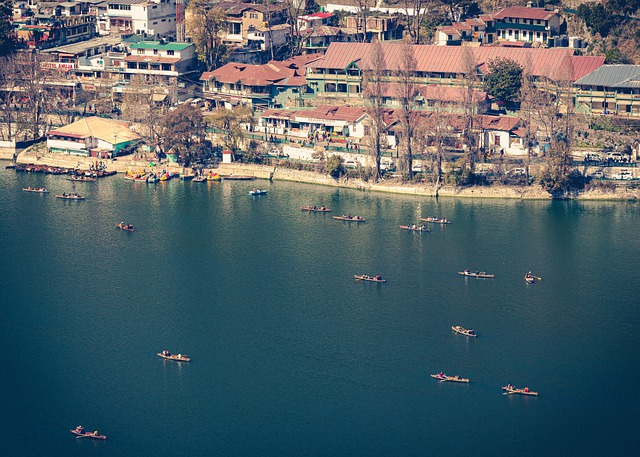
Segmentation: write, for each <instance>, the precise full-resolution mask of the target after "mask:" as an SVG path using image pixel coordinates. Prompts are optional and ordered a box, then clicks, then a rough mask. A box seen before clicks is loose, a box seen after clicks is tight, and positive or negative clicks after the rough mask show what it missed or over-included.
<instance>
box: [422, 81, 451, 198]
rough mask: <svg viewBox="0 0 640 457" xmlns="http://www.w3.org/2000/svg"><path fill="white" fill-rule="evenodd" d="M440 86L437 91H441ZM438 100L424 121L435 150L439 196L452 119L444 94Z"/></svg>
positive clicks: (436, 192) (434, 159) (432, 147)
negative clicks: (446, 139) (446, 138)
mask: <svg viewBox="0 0 640 457" xmlns="http://www.w3.org/2000/svg"><path fill="white" fill-rule="evenodd" d="M441 90H442V89H441V88H440V87H438V88H437V89H436V91H441ZM435 98H436V100H437V101H436V102H435V103H434V104H433V106H432V111H431V112H430V113H429V114H428V115H427V116H426V118H425V121H424V129H425V133H426V135H428V137H429V140H430V141H429V143H430V145H431V149H432V150H433V153H432V154H431V156H432V162H433V164H434V167H433V168H435V170H436V182H435V189H436V190H435V195H436V197H437V196H438V193H439V191H440V188H441V187H442V164H443V162H444V149H445V137H446V134H447V132H448V131H449V129H450V128H451V126H450V124H449V123H450V121H451V107H450V105H449V106H448V105H446V104H445V103H443V101H442V99H443V97H442V96H439V97H435Z"/></svg>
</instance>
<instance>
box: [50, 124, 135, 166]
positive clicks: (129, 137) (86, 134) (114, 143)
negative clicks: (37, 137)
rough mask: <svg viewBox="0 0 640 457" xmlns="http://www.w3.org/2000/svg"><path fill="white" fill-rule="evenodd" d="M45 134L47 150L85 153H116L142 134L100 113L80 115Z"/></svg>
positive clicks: (96, 154) (110, 154)
mask: <svg viewBox="0 0 640 457" xmlns="http://www.w3.org/2000/svg"><path fill="white" fill-rule="evenodd" d="M46 135H47V148H48V150H49V152H58V153H62V154H72V155H77V156H85V157H106V156H107V155H109V157H116V156H117V155H118V152H119V151H121V150H122V149H124V148H126V147H127V146H130V145H132V144H135V143H137V142H138V141H140V139H141V138H142V137H141V136H140V135H138V134H137V133H135V132H134V131H132V130H131V129H129V126H128V125H127V124H126V123H124V122H120V121H115V120H113V119H105V118H101V117H88V118H84V119H80V120H79V121H76V122H74V123H72V124H69V125H65V126H64V127H60V128H58V129H55V130H51V131H49V132H47V134H46ZM105 153H106V155H105Z"/></svg>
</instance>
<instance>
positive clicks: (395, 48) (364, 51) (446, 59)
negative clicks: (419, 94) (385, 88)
mask: <svg viewBox="0 0 640 457" xmlns="http://www.w3.org/2000/svg"><path fill="white" fill-rule="evenodd" d="M402 46H403V45H402V44H396V43H382V44H381V47H382V51H383V53H384V61H385V63H386V65H387V68H384V69H383V73H384V74H385V75H386V76H385V80H386V81H385V82H388V83H393V82H395V81H396V77H395V76H394V74H395V71H396V70H397V69H398V68H399V66H400V65H401V64H400V58H401V55H402V49H401V47H402ZM467 50H468V51H467ZM413 52H414V56H415V60H416V63H417V65H416V70H415V73H414V75H415V77H414V82H415V84H417V85H419V86H420V85H439V86H447V87H461V86H462V84H463V83H464V78H465V76H464V72H465V70H464V64H463V62H464V60H465V55H464V53H465V52H471V53H472V56H473V60H474V62H475V64H476V68H477V71H478V76H479V78H480V79H482V77H483V75H484V74H485V73H486V72H487V65H488V63H489V62H490V61H491V60H493V59H496V58H498V57H501V58H507V59H512V60H515V61H516V62H518V63H520V65H522V66H523V67H524V66H526V67H527V68H528V69H529V71H530V73H531V75H532V77H533V78H534V80H535V81H536V82H538V80H540V82H541V83H542V80H544V81H547V80H551V81H557V80H559V79H561V78H564V79H567V78H568V79H570V80H571V81H576V80H577V79H579V78H581V77H583V76H585V75H587V74H588V73H590V72H592V71H594V70H595V69H597V68H599V67H600V66H602V64H603V63H604V57H603V56H596V57H592V56H575V55H573V53H574V50H573V49H563V48H554V49H534V48H503V47H494V46H481V47H469V48H462V47H459V46H435V45H414V46H413ZM370 55H371V44H369V43H331V45H330V46H329V49H328V50H327V52H326V54H325V55H324V57H323V58H322V59H320V60H318V61H316V62H312V63H310V64H309V65H308V66H307V74H306V76H307V84H308V86H309V88H310V90H311V91H312V92H314V93H316V94H317V95H319V96H324V97H333V98H360V97H361V92H362V79H363V74H364V72H366V71H368V70H370V69H371V60H370ZM562 70H566V71H562ZM567 71H568V72H569V73H570V74H568V75H566V76H565V73H566V72H567Z"/></svg>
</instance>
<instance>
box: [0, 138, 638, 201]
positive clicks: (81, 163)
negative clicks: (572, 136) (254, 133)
mask: <svg viewBox="0 0 640 457" xmlns="http://www.w3.org/2000/svg"><path fill="white" fill-rule="evenodd" d="M3 158H4V159H11V157H0V159H3ZM17 162H18V163H25V164H39V165H46V166H52V167H64V168H80V169H83V170H84V169H89V166H90V165H91V164H92V163H94V164H95V162H96V159H95V158H87V157H77V156H68V155H60V154H51V153H45V152H43V151H42V149H39V150H38V149H34V148H29V149H28V150H25V151H23V152H22V153H20V154H19V155H18V158H17ZM103 162H106V163H107V170H115V171H117V172H118V173H124V172H126V171H127V170H146V171H150V170H154V169H155V170H161V169H166V170H168V171H182V170H183V167H182V166H180V165H178V164H176V163H171V162H162V163H158V164H155V166H152V165H151V163H152V162H150V161H149V160H143V159H142V158H136V157H129V156H127V157H119V158H118V159H117V160H115V161H111V160H106V161H103ZM207 171H209V169H206V170H205V172H207ZM213 171H215V172H217V173H219V174H220V175H222V176H228V175H249V176H255V177H256V178H259V179H273V180H277V181H291V182H301V183H308V184H316V185H323V186H332V187H344V188H351V189H358V190H363V191H372V192H386V193H394V194H406V195H419V196H425V197H435V196H436V188H435V186H434V185H433V184H403V183H399V182H398V181H396V180H383V181H380V182H378V183H376V184H374V183H371V182H365V181H362V180H359V179H353V178H341V179H338V180H336V179H333V178H331V177H330V176H328V175H326V174H320V173H315V172H312V171H299V170H292V169H288V168H281V167H277V166H276V167H271V166H265V165H251V164H240V163H230V164H226V163H221V164H220V165H219V166H218V168H216V169H213ZM437 194H438V196H440V197H457V198H509V199H527V200H550V199H551V196H550V195H549V193H548V192H546V191H545V190H544V189H542V188H541V187H540V186H538V185H533V186H529V187H524V186H503V185H492V186H474V187H464V188H459V187H455V186H443V187H441V188H440V189H439V191H438V193H437ZM572 198H575V199H579V200H637V199H638V198H640V192H639V191H638V190H637V189H630V188H628V187H624V186H618V187H616V188H614V189H611V190H609V189H592V190H589V191H586V192H581V193H580V194H577V195H575V196H573V197H572Z"/></svg>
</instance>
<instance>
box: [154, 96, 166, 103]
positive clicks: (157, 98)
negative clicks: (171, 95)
mask: <svg viewBox="0 0 640 457" xmlns="http://www.w3.org/2000/svg"><path fill="white" fill-rule="evenodd" d="M166 98H167V94H153V96H152V97H151V99H152V100H153V101H154V102H163V101H164V100H165V99H166Z"/></svg>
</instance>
